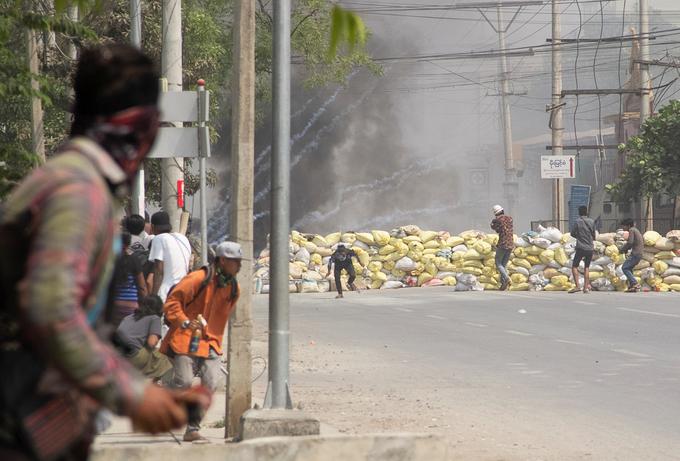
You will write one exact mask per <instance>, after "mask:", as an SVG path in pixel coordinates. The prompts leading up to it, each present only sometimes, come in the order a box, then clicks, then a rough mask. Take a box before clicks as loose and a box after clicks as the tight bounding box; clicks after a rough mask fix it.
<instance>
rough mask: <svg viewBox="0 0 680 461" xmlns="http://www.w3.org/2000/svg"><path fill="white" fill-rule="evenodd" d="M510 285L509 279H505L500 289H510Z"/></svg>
mask: <svg viewBox="0 0 680 461" xmlns="http://www.w3.org/2000/svg"><path fill="white" fill-rule="evenodd" d="M509 285H510V282H509V281H507V280H506V281H504V282H501V287H500V288H499V291H506V290H507V289H508V286H509Z"/></svg>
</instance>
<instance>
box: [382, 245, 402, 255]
mask: <svg viewBox="0 0 680 461" xmlns="http://www.w3.org/2000/svg"><path fill="white" fill-rule="evenodd" d="M396 250H397V249H396V248H395V247H393V246H392V245H389V244H387V245H385V246H384V247H382V248H380V249H379V250H378V254H379V255H388V254H390V253H393V252H394V251H396Z"/></svg>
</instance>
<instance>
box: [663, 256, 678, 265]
mask: <svg viewBox="0 0 680 461" xmlns="http://www.w3.org/2000/svg"><path fill="white" fill-rule="evenodd" d="M666 264H668V265H669V266H673V267H680V257H677V256H676V257H675V258H673V259H667V260H666Z"/></svg>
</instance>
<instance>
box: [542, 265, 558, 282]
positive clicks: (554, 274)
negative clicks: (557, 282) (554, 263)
mask: <svg viewBox="0 0 680 461" xmlns="http://www.w3.org/2000/svg"><path fill="white" fill-rule="evenodd" d="M560 274H561V272H560V271H558V270H557V269H553V268H552V267H548V268H547V269H546V270H544V271H543V276H544V277H545V278H547V279H548V280H550V279H552V278H553V277H557V276H558V275H560Z"/></svg>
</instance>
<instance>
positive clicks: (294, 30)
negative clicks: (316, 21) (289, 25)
mask: <svg viewBox="0 0 680 461" xmlns="http://www.w3.org/2000/svg"><path fill="white" fill-rule="evenodd" d="M318 11H319V10H314V11H312V12H311V13H309V14H308V15H307V16H305V17H304V18H302V19H301V20H300V22H298V23H297V25H296V26H295V28H294V29H293V32H291V33H290V36H291V37H292V36H294V35H295V32H297V30H298V28H299V27H300V26H301V25H302V23H304V22H305V21H306V20H307V19H309V18H311V17H312V16H314V15H315V14H316V13H317V12H318Z"/></svg>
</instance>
